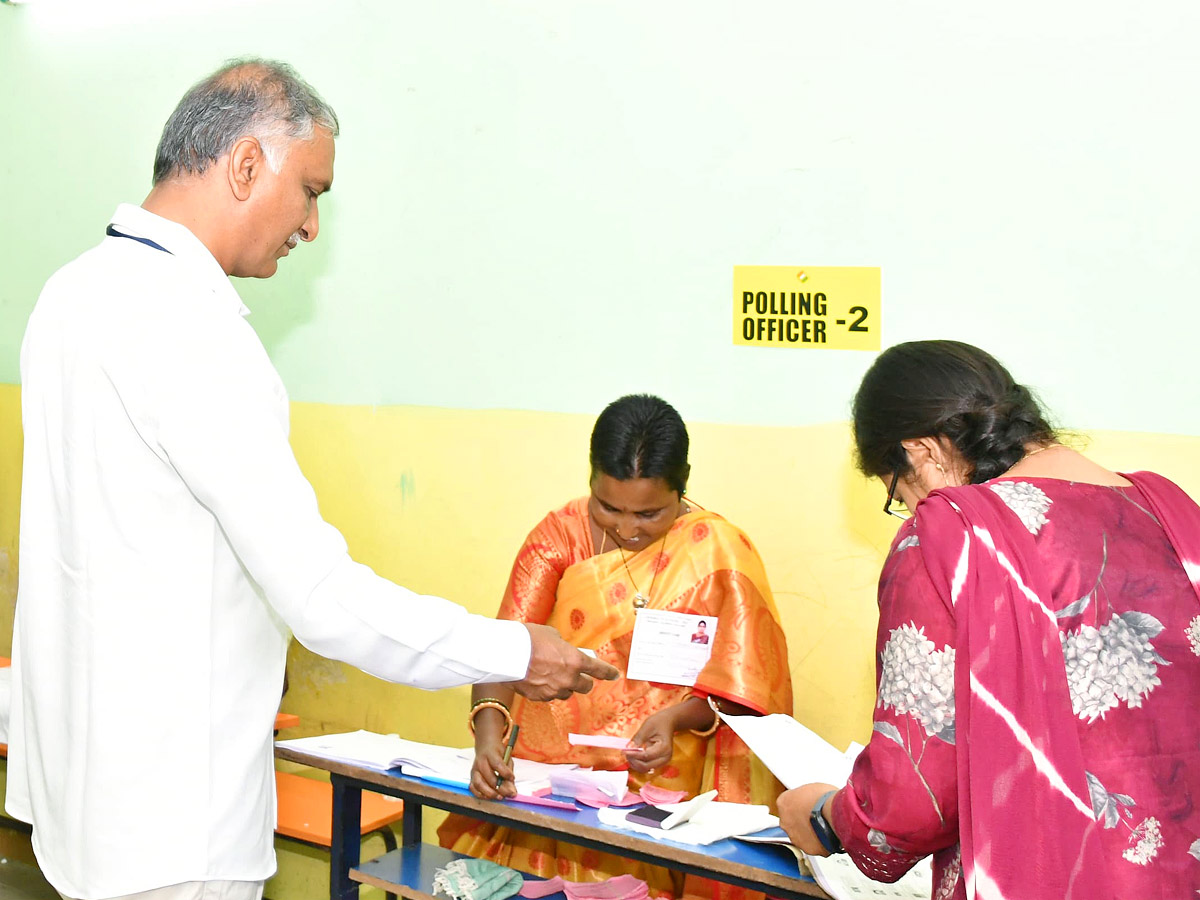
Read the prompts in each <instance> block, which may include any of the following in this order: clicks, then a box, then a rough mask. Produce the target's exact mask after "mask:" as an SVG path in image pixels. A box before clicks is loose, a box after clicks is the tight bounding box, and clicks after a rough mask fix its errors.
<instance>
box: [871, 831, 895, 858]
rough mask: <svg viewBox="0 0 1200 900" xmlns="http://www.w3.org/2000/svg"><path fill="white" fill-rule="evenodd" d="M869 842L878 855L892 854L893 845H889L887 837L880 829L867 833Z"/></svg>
mask: <svg viewBox="0 0 1200 900" xmlns="http://www.w3.org/2000/svg"><path fill="white" fill-rule="evenodd" d="M867 842H868V843H869V844H870V845H871V847H872V849H874V850H875V852H876V853H884V854H887V853H891V852H892V845H891V844H889V843H888V839H887V835H886V834H884V833H883V832H882V831H880V830H879V829H878V828H872V829H871V830H870V831H868V832H867Z"/></svg>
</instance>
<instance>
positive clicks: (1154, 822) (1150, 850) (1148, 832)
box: [1121, 816, 1163, 866]
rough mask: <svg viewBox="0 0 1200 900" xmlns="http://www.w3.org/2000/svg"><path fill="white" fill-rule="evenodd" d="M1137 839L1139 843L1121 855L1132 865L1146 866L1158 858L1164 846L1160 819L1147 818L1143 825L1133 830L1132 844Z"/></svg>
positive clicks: (1130, 837) (1130, 838)
mask: <svg viewBox="0 0 1200 900" xmlns="http://www.w3.org/2000/svg"><path fill="white" fill-rule="evenodd" d="M1135 838H1136V839H1137V843H1136V844H1133V846H1131V847H1130V848H1129V849H1128V850H1126V851H1125V852H1124V853H1122V854H1121V855H1122V856H1123V857H1125V858H1126V859H1127V860H1129V861H1130V862H1131V863H1136V864H1137V865H1139V866H1144V865H1145V864H1146V863H1148V862H1150V860H1152V859H1154V857H1156V856H1158V851H1159V848H1160V847H1162V845H1163V840H1162V831H1161V829H1160V827H1159V824H1158V819H1156V818H1154V816H1147V817H1146V818H1145V820H1143V822H1142V824H1141V825H1139V826H1138V827H1137V828H1135V829H1133V834H1131V835H1130V836H1129V841H1130V843H1133V841H1134V839H1135Z"/></svg>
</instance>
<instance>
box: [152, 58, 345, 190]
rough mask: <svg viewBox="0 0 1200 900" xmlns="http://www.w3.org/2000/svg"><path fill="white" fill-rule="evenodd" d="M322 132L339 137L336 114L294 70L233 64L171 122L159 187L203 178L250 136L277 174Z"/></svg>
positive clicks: (262, 62)
mask: <svg viewBox="0 0 1200 900" xmlns="http://www.w3.org/2000/svg"><path fill="white" fill-rule="evenodd" d="M318 127H319V128H324V129H325V130H327V131H329V132H331V133H332V134H333V136H334V137H337V136H338V120H337V114H336V113H335V112H334V111H333V107H331V106H330V105H329V104H328V103H326V102H325V101H324V100H322V99H321V95H320V94H318V93H317V92H316V91H315V90H313V88H312V86H311V85H309V84H308V83H307V82H306V81H305V80H304V79H303V78H301V77H300V76H299V75H298V74H296V70H295V69H293V68H292V67H291V66H289V65H288V64H287V63H283V62H276V61H274V60H269V59H254V58H247V59H236V60H233V61H231V62H229V63H226V64H225V65H224V66H222V67H221V68H220V69H218V70H217V71H216V72H214V73H213V74H212V75H210V76H208V77H207V78H205V79H204V80H203V81H201V82H199V83H198V84H196V85H194V86H193V87H192V89H191V90H189V91H188V92H187V93H186V94H184V95H183V99H182V100H180V101H179V105H178V106H177V107H175V111H174V112H173V113H171V117H170V118H169V119H167V124H166V125H164V126H163V133H162V139H161V140H160V141H159V143H158V153H157V154H156V155H155V158H154V183H155V184H158V183H159V182H161V181H163V180H165V179H167V178H171V177H173V176H176V175H184V174H188V175H200V174H203V172H204V171H205V170H206V169H208V167H209V166H211V165H212V164H213V163H215V162H216V161H217V160H218V159H220V158H221V157H222V156H224V155H225V154H226V153H228V152H229V151H230V150H232V149H233V146H234V144H236V143H237V141H238V140H239V139H240V138H244V137H247V136H249V137H254V138H257V139H258V141H259V143H260V144H261V145H262V148H263V153H264V155H265V156H266V161H267V165H269V166H270V167H271V169H272V170H273V171H276V172H278V171H279V168H280V166H282V165H283V160H284V159H285V158H286V156H287V151H288V149H289V147H290V145H291V142H292V141H293V140H297V139H299V140H309V139H310V138H311V137H312V136H313V133H314V131H315V129H316V128H318Z"/></svg>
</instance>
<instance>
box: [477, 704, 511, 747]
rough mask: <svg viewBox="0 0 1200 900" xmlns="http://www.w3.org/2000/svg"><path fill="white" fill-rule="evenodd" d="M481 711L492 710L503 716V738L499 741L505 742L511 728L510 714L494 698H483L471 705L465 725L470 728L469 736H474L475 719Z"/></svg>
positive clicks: (506, 708) (503, 705) (507, 709)
mask: <svg viewBox="0 0 1200 900" xmlns="http://www.w3.org/2000/svg"><path fill="white" fill-rule="evenodd" d="M481 709H494V710H496V711H497V712H499V713H500V714H501V715H502V716H504V736H503V737H501V738H500V740H501V741H507V740H508V736H509V734H510V733H511V732H512V727H513V717H512V712H511V711H510V710H509V708H508V707H507V706H506V705H505V704H504V702H503V701H501V700H497V699H496V698H495V697H484V698H483V699H481V700H476V701H475V702H474V703H473V704H471V711H470V712H469V713H467V725H469V726H470V727H471V734H472V735H473V734H475V717H476V716H477V715H479V711H480V710H481Z"/></svg>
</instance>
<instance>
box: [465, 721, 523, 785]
mask: <svg viewBox="0 0 1200 900" xmlns="http://www.w3.org/2000/svg"><path fill="white" fill-rule="evenodd" d="M504 724H505V723H504V717H503V716H501V715H500V714H499V713H498V712H496V711H495V710H491V709H485V710H481V711H480V712H479V715H477V716H476V717H475V763H474V765H472V766H471V793H472V794H474V795H475V796H476V797H481V798H482V799H484V800H503V799H505V798H506V797H513V796H515V795H516V793H517V786H516V784H515V782H514V781H513V769H512V764H511V762H506V761H505V759H504V750H505V743H504ZM497 780H499V786H497Z"/></svg>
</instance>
